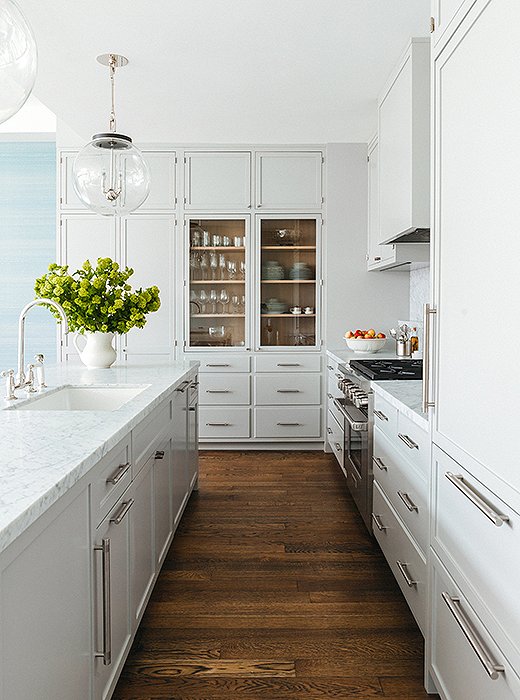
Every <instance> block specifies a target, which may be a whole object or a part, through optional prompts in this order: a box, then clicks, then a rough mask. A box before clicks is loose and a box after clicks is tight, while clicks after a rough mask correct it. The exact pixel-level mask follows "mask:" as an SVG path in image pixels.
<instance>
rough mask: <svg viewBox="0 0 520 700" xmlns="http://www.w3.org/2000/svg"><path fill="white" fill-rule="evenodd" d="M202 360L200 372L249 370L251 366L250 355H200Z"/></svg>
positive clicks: (213, 372)
mask: <svg viewBox="0 0 520 700" xmlns="http://www.w3.org/2000/svg"><path fill="white" fill-rule="evenodd" d="M197 359H198V360H199V362H200V367H199V372H201V373H205V372H211V373H212V374H215V373H216V372H219V373H220V372H249V369H250V366H251V358H250V357H248V356H244V355H242V356H229V355H226V356H224V357H222V356H220V355H218V356H217V357H215V355H212V356H211V357H198V358H197Z"/></svg>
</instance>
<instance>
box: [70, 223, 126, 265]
mask: <svg viewBox="0 0 520 700" xmlns="http://www.w3.org/2000/svg"><path fill="white" fill-rule="evenodd" d="M115 257H116V221H115V219H114V218H112V217H104V216H97V215H95V214H93V215H92V216H80V215H77V216H76V215H73V214H72V215H65V216H63V217H62V219H61V225H60V264H62V265H68V266H69V271H70V272H74V270H76V269H77V268H79V267H81V266H82V265H83V263H84V262H85V260H87V259H88V260H90V262H91V263H92V264H93V265H94V264H95V263H96V261H97V259H98V258H115Z"/></svg>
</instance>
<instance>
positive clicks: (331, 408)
mask: <svg viewBox="0 0 520 700" xmlns="http://www.w3.org/2000/svg"><path fill="white" fill-rule="evenodd" d="M341 398H343V397H341ZM327 408H328V410H329V411H330V412H331V413H332V415H333V416H334V418H335V419H336V420H337V421H338V423H339V424H340V425H342V426H345V417H344V415H343V413H341V411H340V410H339V408H338V407H337V406H336V404H335V403H334V399H329V398H327ZM344 429H345V428H344V427H343V430H344Z"/></svg>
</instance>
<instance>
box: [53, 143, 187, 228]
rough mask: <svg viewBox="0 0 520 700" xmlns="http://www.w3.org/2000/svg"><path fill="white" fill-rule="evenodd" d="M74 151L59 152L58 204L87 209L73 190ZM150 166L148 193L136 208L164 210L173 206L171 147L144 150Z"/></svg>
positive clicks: (75, 152)
mask: <svg viewBox="0 0 520 700" xmlns="http://www.w3.org/2000/svg"><path fill="white" fill-rule="evenodd" d="M77 153H78V152H77V151H62V153H61V154H60V189H59V207H60V209H62V210H70V211H81V212H84V213H90V214H92V212H91V211H90V209H88V208H87V207H86V206H85V205H84V204H83V202H82V201H81V200H80V199H79V197H78V196H77V194H76V192H75V191H74V185H73V176H72V173H73V168H74V160H75V158H76V155H77ZM143 156H144V158H145V160H146V163H147V164H148V167H149V169H150V194H149V195H148V197H147V199H146V201H145V202H144V204H143V205H142V206H141V207H139V211H143V210H147V211H152V210H153V211H165V210H171V209H174V208H175V205H176V202H177V194H176V177H175V168H176V156H175V153H174V152H172V151H143Z"/></svg>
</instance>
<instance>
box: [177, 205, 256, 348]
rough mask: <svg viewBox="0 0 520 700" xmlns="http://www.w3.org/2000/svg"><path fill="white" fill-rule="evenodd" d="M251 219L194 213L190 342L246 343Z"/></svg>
mask: <svg viewBox="0 0 520 700" xmlns="http://www.w3.org/2000/svg"><path fill="white" fill-rule="evenodd" d="M247 224H248V220H247V219H245V218H242V219H230V218H222V219H220V218H217V217H215V218H210V219H194V218H193V219H189V220H188V226H187V228H188V236H189V247H188V250H189V272H188V284H189V289H188V295H189V297H188V304H189V314H188V318H189V335H188V337H189V343H188V344H189V347H191V348H195V347H211V348H221V347H238V348H243V347H244V346H245V345H246V336H247V331H246V329H247V325H246V306H247V293H246V289H247V284H246V283H247V276H248V270H247V264H246V263H247V256H246V250H247V232H248V225H247Z"/></svg>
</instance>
